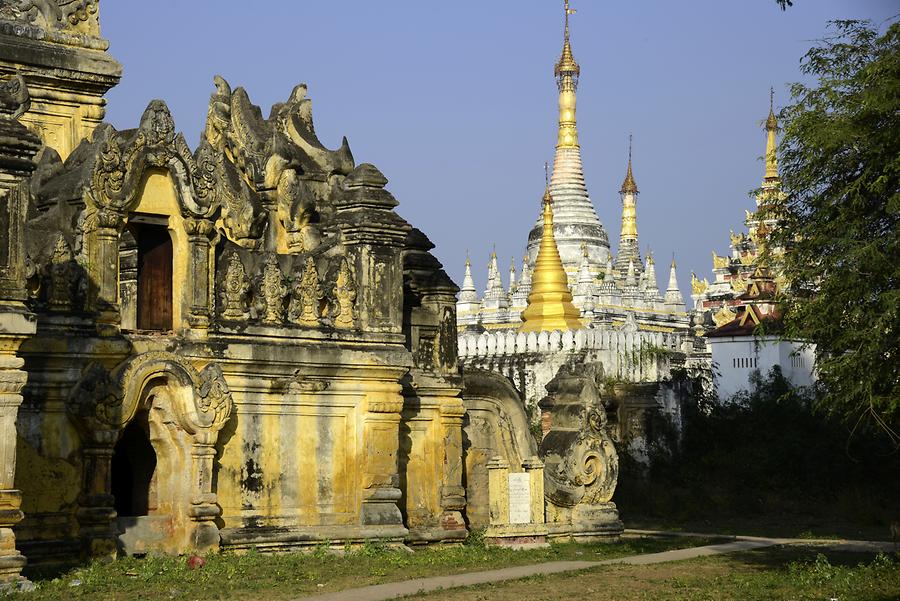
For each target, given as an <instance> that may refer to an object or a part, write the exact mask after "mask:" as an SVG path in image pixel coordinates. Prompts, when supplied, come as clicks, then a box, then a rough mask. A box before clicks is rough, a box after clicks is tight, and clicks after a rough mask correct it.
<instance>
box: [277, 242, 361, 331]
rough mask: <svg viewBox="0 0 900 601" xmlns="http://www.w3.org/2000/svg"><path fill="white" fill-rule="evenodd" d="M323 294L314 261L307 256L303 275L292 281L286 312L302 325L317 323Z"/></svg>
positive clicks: (292, 319) (291, 318) (314, 324)
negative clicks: (291, 292)
mask: <svg viewBox="0 0 900 601" xmlns="http://www.w3.org/2000/svg"><path fill="white" fill-rule="evenodd" d="M324 296H325V292H324V290H322V285H321V284H320V283H319V273H318V271H316V262H315V261H314V260H313V258H312V257H307V259H306V266H305V267H304V268H303V275H302V276H301V277H300V278H299V279H298V280H296V281H295V282H294V290H293V295H292V298H291V306H290V311H289V313H288V315H289V319H290V320H291V321H293V322H294V323H298V324H300V325H302V326H316V325H318V324H319V317H320V316H321V314H322V312H321V305H322V299H323V298H324ZM351 315H352V314H351ZM351 319H352V317H351ZM351 326H352V323H351ZM344 327H346V326H344Z"/></svg>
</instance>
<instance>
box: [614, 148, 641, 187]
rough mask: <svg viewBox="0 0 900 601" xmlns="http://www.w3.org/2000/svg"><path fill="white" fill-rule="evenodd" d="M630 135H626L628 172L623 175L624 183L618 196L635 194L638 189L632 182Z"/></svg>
mask: <svg viewBox="0 0 900 601" xmlns="http://www.w3.org/2000/svg"><path fill="white" fill-rule="evenodd" d="M631 141H632V140H631V134H628V171H627V172H626V173H625V181H623V182H622V187H621V188H620V189H619V193H620V194H637V193H638V187H637V184H636V183H635V182H634V174H633V173H632V172H631Z"/></svg>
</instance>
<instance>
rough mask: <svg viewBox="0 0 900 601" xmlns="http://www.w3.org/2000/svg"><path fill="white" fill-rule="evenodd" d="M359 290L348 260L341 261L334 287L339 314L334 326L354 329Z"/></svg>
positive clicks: (335, 318)
mask: <svg viewBox="0 0 900 601" xmlns="http://www.w3.org/2000/svg"><path fill="white" fill-rule="evenodd" d="M356 295H357V288H356V282H355V281H354V277H353V272H352V271H350V264H349V263H348V262H347V259H346V258H344V259H341V267H340V270H339V271H338V276H337V281H336V282H335V285H334V298H335V299H336V301H337V314H336V315H335V317H334V325H335V327H338V328H352V327H353V324H354V322H355V320H356Z"/></svg>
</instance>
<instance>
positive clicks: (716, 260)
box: [712, 251, 731, 269]
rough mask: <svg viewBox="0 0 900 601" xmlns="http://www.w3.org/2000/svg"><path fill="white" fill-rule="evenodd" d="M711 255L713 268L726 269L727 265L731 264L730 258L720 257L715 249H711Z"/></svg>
mask: <svg viewBox="0 0 900 601" xmlns="http://www.w3.org/2000/svg"><path fill="white" fill-rule="evenodd" d="M712 257H713V269H727V268H728V266H729V265H731V259H730V258H729V257H720V256H719V255H717V254H716V251H712Z"/></svg>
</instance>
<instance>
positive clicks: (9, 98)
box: [0, 75, 31, 121]
mask: <svg viewBox="0 0 900 601" xmlns="http://www.w3.org/2000/svg"><path fill="white" fill-rule="evenodd" d="M29 108H31V96H30V95H29V93H28V87H27V86H26V85H25V79H24V78H23V77H22V76H21V75H14V76H12V77H10V78H9V79H7V80H5V81H3V82H0V114H2V115H3V116H5V117H7V118H8V119H10V120H13V121H15V120H16V119H18V118H19V117H21V116H22V115H24V114H25V113H27V112H28V109H29Z"/></svg>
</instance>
